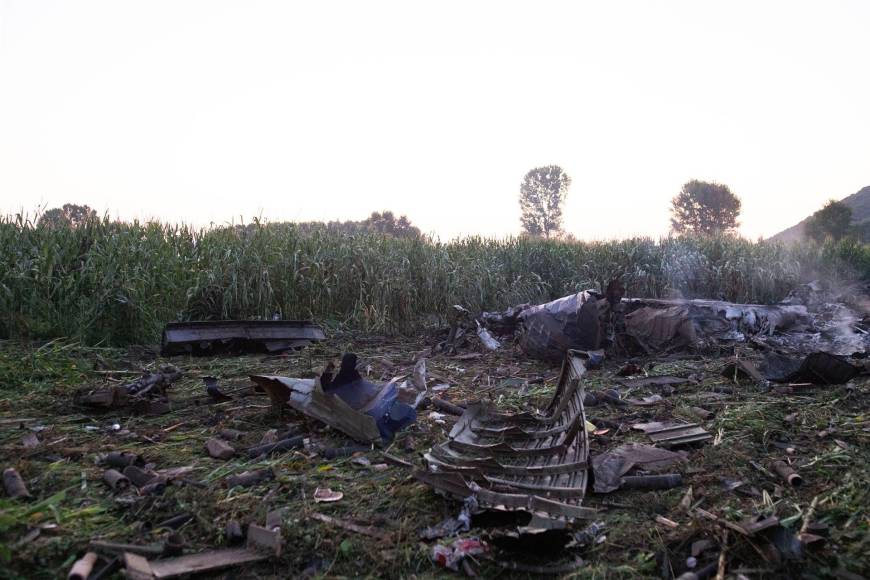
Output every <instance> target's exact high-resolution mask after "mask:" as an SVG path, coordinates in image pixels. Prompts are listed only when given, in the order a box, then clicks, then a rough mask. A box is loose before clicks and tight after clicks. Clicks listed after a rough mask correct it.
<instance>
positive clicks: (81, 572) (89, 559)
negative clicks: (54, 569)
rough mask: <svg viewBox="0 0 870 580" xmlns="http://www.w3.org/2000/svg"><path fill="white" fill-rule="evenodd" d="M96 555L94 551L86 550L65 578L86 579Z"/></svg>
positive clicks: (72, 579) (95, 561) (69, 579)
mask: <svg viewBox="0 0 870 580" xmlns="http://www.w3.org/2000/svg"><path fill="white" fill-rule="evenodd" d="M98 557H99V556H97V554H96V553H94V552H88V553H87V554H85V555H84V556H83V557H82V559H81V560H77V561H76V563H75V564H73V567H72V568H71V569H70V571H69V574H68V575H67V580H87V578H88V577H89V576H90V575H91V571H93V569H94V564H96V563H97V558H98Z"/></svg>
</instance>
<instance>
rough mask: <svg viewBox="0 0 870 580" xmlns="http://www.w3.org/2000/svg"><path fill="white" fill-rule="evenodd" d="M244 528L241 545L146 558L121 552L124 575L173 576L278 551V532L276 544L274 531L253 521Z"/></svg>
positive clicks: (142, 579)
mask: <svg viewBox="0 0 870 580" xmlns="http://www.w3.org/2000/svg"><path fill="white" fill-rule="evenodd" d="M248 530H249V533H248V543H247V546H246V547H244V548H226V549H223V550H212V551H209V552H202V553H200V554H191V555H189V556H179V557H177V558H169V559H163V560H148V559H147V558H145V557H143V556H140V555H138V554H134V553H132V552H125V553H124V566H125V568H126V575H127V578H130V580H160V579H163V578H176V577H179V576H187V575H191V574H200V573H205V572H215V571H217V570H223V569H225V568H230V567H233V566H241V565H243V564H252V563H254V562H260V561H263V560H267V559H269V558H271V557H276V556H279V555H280V553H281V544H280V534H277V538H278V542H277V544H276V542H275V536H276V533H275V532H269V531H267V530H264V529H263V528H259V527H258V526H256V525H254V524H251V525H250V526H248ZM256 530H259V531H260V532H262V533H259V532H257V531H256ZM251 532H254V533H251Z"/></svg>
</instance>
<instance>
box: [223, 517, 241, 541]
mask: <svg viewBox="0 0 870 580" xmlns="http://www.w3.org/2000/svg"><path fill="white" fill-rule="evenodd" d="M224 537H225V538H226V540H227V544H228V545H230V546H238V545H239V544H241V543H243V542H244V541H245V532H244V531H242V524H240V523H239V522H237V521H236V520H230V521H228V522H227V526H226V528H225V530H224Z"/></svg>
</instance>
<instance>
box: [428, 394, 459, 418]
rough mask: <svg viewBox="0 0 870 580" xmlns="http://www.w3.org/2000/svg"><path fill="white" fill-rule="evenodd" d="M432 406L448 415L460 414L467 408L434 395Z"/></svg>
mask: <svg viewBox="0 0 870 580" xmlns="http://www.w3.org/2000/svg"><path fill="white" fill-rule="evenodd" d="M432 406H433V407H435V408H436V409H438V410H439V411H441V412H443V413H447V414H448V415H456V416H459V415H462V414H463V413H464V412H465V409H463V408H462V407H460V406H459V405H454V404H453V403H450V402H448V401H445V400H444V399H439V398H438V397H432Z"/></svg>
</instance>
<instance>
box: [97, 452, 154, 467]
mask: <svg viewBox="0 0 870 580" xmlns="http://www.w3.org/2000/svg"><path fill="white" fill-rule="evenodd" d="M103 463H104V464H105V465H108V466H109V467H114V468H117V469H124V468H125V467H127V466H128V465H135V464H141V463H144V462H143V461H142V458H141V457H139V456H138V455H136V454H135V453H128V452H127V451H110V452H109V453H108V454H107V455H106V456H105V457H104V458H103Z"/></svg>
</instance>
